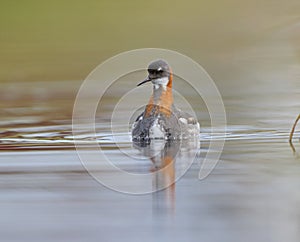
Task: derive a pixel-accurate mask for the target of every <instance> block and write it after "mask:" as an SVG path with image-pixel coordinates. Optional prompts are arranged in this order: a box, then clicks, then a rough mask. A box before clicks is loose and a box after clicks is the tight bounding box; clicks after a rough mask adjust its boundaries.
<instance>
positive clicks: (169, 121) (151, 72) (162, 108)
mask: <svg viewBox="0 0 300 242" xmlns="http://www.w3.org/2000/svg"><path fill="white" fill-rule="evenodd" d="M148 82H152V84H153V93H152V95H151V97H150V99H149V102H148V104H147V105H146V107H145V110H144V112H143V113H141V114H140V115H139V116H138V117H137V119H136V121H135V122H134V123H133V126H132V139H133V141H149V140H152V139H164V140H181V139H189V138H191V137H198V136H199V132H200V125H199V123H198V121H197V119H196V118H195V117H193V116H191V115H190V114H188V113H186V112H183V111H181V110H180V109H178V108H176V107H175V105H174V100H173V94H172V84H173V73H172V70H171V67H170V66H169V64H168V63H167V62H166V61H164V60H156V61H153V62H152V63H150V64H149V66H148V76H147V78H146V79H145V80H144V81H142V82H140V83H139V84H138V86H140V85H143V84H145V83H148Z"/></svg>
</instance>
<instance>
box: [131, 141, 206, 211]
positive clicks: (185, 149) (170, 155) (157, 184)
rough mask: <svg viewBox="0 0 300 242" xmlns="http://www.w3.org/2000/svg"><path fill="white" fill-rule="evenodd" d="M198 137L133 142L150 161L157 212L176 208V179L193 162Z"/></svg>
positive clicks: (154, 209)
mask: <svg viewBox="0 0 300 242" xmlns="http://www.w3.org/2000/svg"><path fill="white" fill-rule="evenodd" d="M199 146H200V143H199V139H196V138H193V139H191V140H183V141H163V140H152V141H151V142H150V143H149V142H148V143H140V142H139V143H134V147H135V148H137V149H139V150H140V152H141V153H142V155H144V156H146V157H148V158H149V160H150V161H151V162H152V164H153V165H152V168H151V170H150V172H152V177H153V179H152V186H153V191H155V192H153V194H152V197H153V211H154V212H155V213H156V214H157V215H161V214H165V213H173V212H174V211H175V201H176V197H175V195H176V188H175V182H176V181H177V179H179V178H180V177H181V176H182V175H183V174H184V173H185V172H186V171H187V170H188V168H189V167H190V165H191V164H192V163H193V161H194V159H195V157H196V155H197V153H198V152H199V151H200V149H199Z"/></svg>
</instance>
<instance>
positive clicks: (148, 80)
mask: <svg viewBox="0 0 300 242" xmlns="http://www.w3.org/2000/svg"><path fill="white" fill-rule="evenodd" d="M150 81H151V79H150V78H149V77H147V78H146V79H145V80H144V81H142V82H140V83H139V84H137V86H140V85H143V84H144V83H146V82H150Z"/></svg>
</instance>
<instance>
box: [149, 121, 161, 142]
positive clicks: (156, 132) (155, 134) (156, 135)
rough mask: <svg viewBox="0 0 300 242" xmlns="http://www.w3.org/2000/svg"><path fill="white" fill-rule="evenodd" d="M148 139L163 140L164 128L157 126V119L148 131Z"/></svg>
mask: <svg viewBox="0 0 300 242" xmlns="http://www.w3.org/2000/svg"><path fill="white" fill-rule="evenodd" d="M149 138H150V139H165V131H164V128H163V127H162V126H161V125H160V124H159V122H158V119H156V120H155V121H154V123H153V125H152V126H151V127H150V129H149Z"/></svg>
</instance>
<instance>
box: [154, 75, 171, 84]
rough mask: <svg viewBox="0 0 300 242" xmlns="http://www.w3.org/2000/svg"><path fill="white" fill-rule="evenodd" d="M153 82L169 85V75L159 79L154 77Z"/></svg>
mask: <svg viewBox="0 0 300 242" xmlns="http://www.w3.org/2000/svg"><path fill="white" fill-rule="evenodd" d="M152 83H153V84H154V85H163V86H167V85H168V83H169V78H168V77H162V78H157V79H153V80H152Z"/></svg>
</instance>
